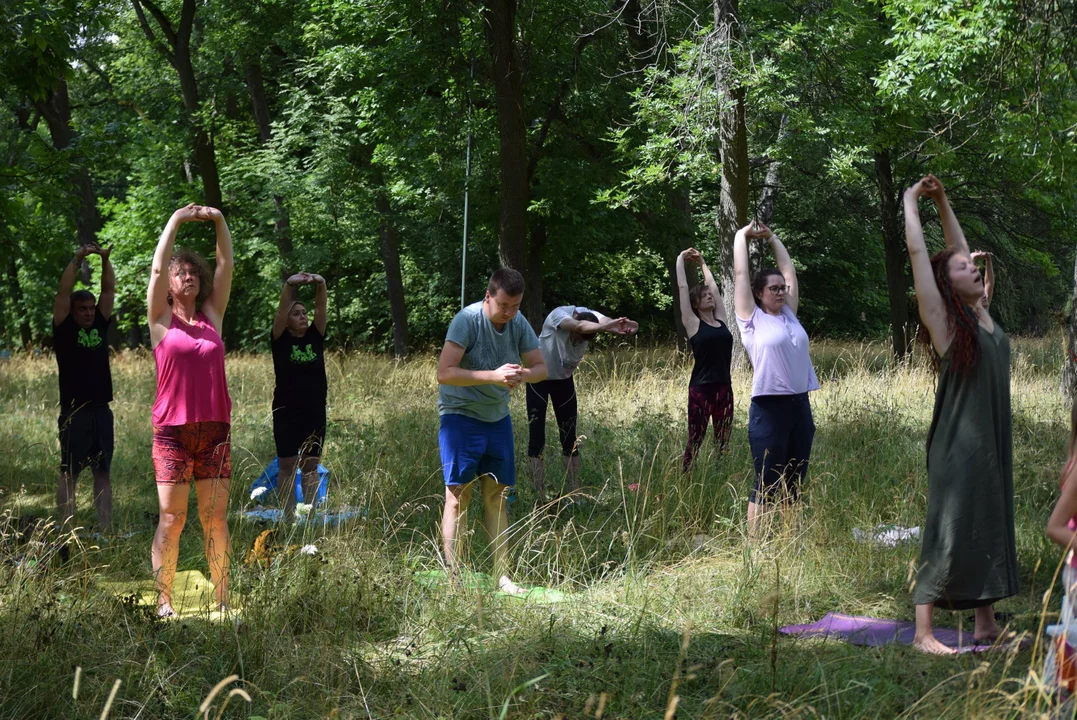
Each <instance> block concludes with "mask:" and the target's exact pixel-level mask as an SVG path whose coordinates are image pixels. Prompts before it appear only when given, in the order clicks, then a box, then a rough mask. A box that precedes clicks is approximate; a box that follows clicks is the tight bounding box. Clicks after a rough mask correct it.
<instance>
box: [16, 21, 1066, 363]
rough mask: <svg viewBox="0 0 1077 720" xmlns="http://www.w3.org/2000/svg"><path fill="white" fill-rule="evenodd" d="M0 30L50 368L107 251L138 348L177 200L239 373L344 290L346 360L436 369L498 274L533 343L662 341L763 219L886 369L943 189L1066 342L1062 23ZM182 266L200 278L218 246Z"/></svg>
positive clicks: (33, 294)
mask: <svg viewBox="0 0 1077 720" xmlns="http://www.w3.org/2000/svg"><path fill="white" fill-rule="evenodd" d="M0 14H2V16H3V17H2V22H0V151H2V157H3V161H4V165H3V167H2V168H0V248H3V250H4V264H3V267H2V268H0V272H2V273H3V275H4V280H3V282H2V283H0V303H2V309H0V343H2V344H3V345H4V346H7V347H11V348H14V347H26V346H32V345H36V344H40V343H47V342H48V340H49V337H50V335H51V331H52V330H51V324H50V317H51V314H50V308H51V306H52V295H53V294H54V292H55V289H56V284H57V282H58V280H59V276H60V273H61V271H62V269H63V266H64V265H65V263H66V262H67V261H68V260H69V259H70V257H71V255H72V253H73V252H74V250H75V248H76V247H77V246H78V245H79V244H81V243H84V242H90V241H98V242H101V243H102V244H108V245H112V246H113V248H114V250H113V252H112V255H111V257H112V260H113V262H114V264H115V266H116V271H117V278H118V293H117V305H116V307H117V312H116V317H117V320H118V326H119V328H120V330H121V331H122V333H123V334H122V335H121V336H120V337H121V341H122V342H125V343H129V344H132V345H135V344H140V343H142V342H143V341H144V328H143V326H144V324H145V323H144V315H145V306H144V303H145V284H146V274H147V269H148V267H149V264H150V259H151V255H152V252H153V247H154V245H155V243H156V240H157V237H158V235H159V233H160V232H161V229H162V227H163V225H164V222H165V220H166V219H167V218H168V216H169V214H170V213H171V212H172V211H173V210H174V209H175V208H176V207H179V206H181V205H184V204H187V203H188V202H197V203H202V204H208V205H214V206H217V207H220V208H221V209H222V210H223V211H224V212H225V215H226V217H227V218H228V221H229V224H230V226H231V228H232V232H233V237H234V238H235V250H236V271H235V287H236V288H237V290H239V292H236V293H234V295H233V302H232V304H231V306H230V308H229V312H228V315H227V316H226V318H225V338H226V342H227V343H228V345H229V346H230V347H234V348H259V347H264V346H265V345H266V341H267V337H268V333H269V329H270V323H271V316H272V312H273V308H274V307H275V303H276V298H277V296H278V294H279V287H280V286H279V284H280V282H281V279H282V277H284V276H286V275H287V274H290V273H291V272H295V271H298V270H309V271H312V272H318V273H320V274H322V275H323V276H325V278H326V279H327V281H328V283H329V290H330V320H331V331H330V332H331V336H332V341H333V342H335V343H336V344H337V345H338V346H344V347H364V348H370V349H376V350H393V351H394V352H396V353H397V354H398V355H399V354H404V353H405V352H406V351H408V350H409V349H413V348H417V347H424V346H428V345H432V344H437V343H439V342H440V341H441V339H442V338H443V334H444V330H445V326H446V324H447V322H448V320H449V318H450V317H451V316H452V314H453V313H454V312H455V310H456V309H458V307H459V304H460V298H461V285H462V284H463V295H464V299H465V300H467V301H471V300H474V299H478V298H479V297H481V293H482V291H483V287H484V285H485V282H486V278H487V276H488V275H489V273H490V272H491V271H492V270H493V269H494V268H496V267H498V266H499V265H501V264H503V263H504V264H509V265H511V266H513V267H517V268H518V269H520V270H521V272H523V273H524V276H525V278H526V280H527V284H528V291H527V293H526V294H525V305H524V311H525V314H526V315H527V317H528V319H529V320H530V321H531V322H532V323H533V324H536V325H538V324H540V323H541V321H542V317H543V315H544V313H545V312H548V311H549V310H550V309H551V308H552V307H554V306H556V305H559V304H566V303H579V304H587V305H588V306H590V307H597V308H601V309H603V310H606V311H608V312H616V313H618V314H623V315H629V316H632V317H634V318H637V319H638V320H639V321H640V322H641V330H642V332H643V333H644V334H649V335H651V336H653V337H659V338H662V337H670V336H672V335H673V334H674V333H675V332H676V322H677V320H676V318H677V317H678V314H677V312H676V308H675V307H674V304H675V300H674V296H675V293H672V292H671V282H672V274H671V272H672V266H673V261H674V259H675V257H676V255H677V253H678V252H680V250H682V249H684V248H687V247H689V246H695V247H697V248H699V249H700V250H701V251H702V252H703V253H704V255H706V256H707V257H708V258H711V264H712V265H713V266H715V268H716V272H718V271H721V272H718V274H719V281H720V282H721V281H722V279H723V278H725V279H727V280H728V277H730V275H729V274H728V273H726V272H725V271H724V270H723V268H726V267H727V266H729V246H730V244H731V242H732V235H731V229H732V228H734V227H735V226H736V224H737V223H739V222H744V221H746V219H751V218H752V217H761V218H763V219H765V220H767V221H768V222H769V223H770V225H771V226H772V227H773V228H774V229H775V230H776V232H778V233H779V234H780V235H781V236H782V238H783V240H784V241H785V243H786V245H787V246H788V247H789V249H790V251H791V254H792V255H793V257H794V260H795V261H796V263H797V266H798V269H799V271H800V273H801V287H802V289H803V292H802V297H803V302H802V303H801V316H802V318H803V319H804V321H805V324H806V325H807V326H808V327H809V330H810V331H812V332H813V333H817V334H825V335H833V336H852V337H865V338H868V337H883V336H886V335H887V334H890V335H891V337H893V338H894V341H893V342H894V349H895V352H898V353H899V354H900V353H902V352H904V350H905V348H906V347H907V344H908V338H909V337H910V336H909V334H908V333H907V328H906V326H907V324H908V323H909V322H910V321H914V320H915V307H914V301H913V298H912V294H911V281H910V276H909V272H908V267H907V257H906V254H905V249H904V238H903V235H902V234H901V220H900V215H899V213H900V208H901V204H900V202H899V200H900V193H901V191H902V189H903V188H904V187H906V186H908V185H909V184H911V183H912V182H913V181H914V180H915V179H917V178H918V177H920V176H921V175H923V174H925V173H927V172H934V173H935V174H937V175H939V176H940V177H941V178H943V179H944V181H945V182H946V185H947V188H948V190H949V192H950V196H951V199H952V202H953V205H954V208H955V210H956V212H957V214H958V217H959V218H960V219H961V221H962V222H963V224H964V226H965V228H966V233H967V235H968V237H969V241H970V245H971V246H973V247H974V248H979V249H983V250H987V251H990V252H992V253H993V254H994V256H995V267H996V271H997V272H998V275H999V277H998V291H997V294H996V302H995V304H994V306H993V308H994V309H995V310H996V312H997V314H998V315H999V317H1000V318H1001V320H1002V322H1003V323H1004V325H1005V326H1006V327H1007V328H1008V329H1009V330H1011V331H1028V332H1037V331H1043V330H1045V329H1047V328H1049V327H1051V326H1053V325H1055V324H1057V317H1056V316H1058V315H1060V314H1061V312H1062V311H1063V309H1064V307H1065V304H1066V302H1067V300H1068V297H1069V293H1070V291H1071V289H1072V286H1071V284H1070V274H1069V272H1068V269H1069V267H1071V266H1072V263H1073V250H1072V248H1073V247H1074V244H1075V241H1077V231H1075V230H1074V227H1075V224H1074V222H1073V221H1074V200H1075V199H1077V189H1075V188H1077V182H1075V180H1077V176H1075V168H1077V164H1075V163H1077V76H1075V69H1074V68H1075V67H1077V40H1075V38H1077V2H1074V1H1073V0H1046V1H1037V2H1030V1H1029V0H945V1H942V2H939V1H937V0H932V1H931V2H928V0H873V1H872V2H866V3H865V2H855V1H854V0H825V1H824V2H802V1H800V0H792V1H791V2H786V3H777V4H776V3H771V2H763V1H762V0H741V1H740V2H737V0H713V1H712V2H682V3H675V4H667V3H642V2H639V0H601V1H599V0H582V1H577V2H573V3H568V2H562V1H561V0H553V1H552V2H546V3H533V2H521V1H516V0H486V1H485V2H467V1H465V0H445V1H444V2H439V3H429V2H418V1H415V0H392V1H391V2H390V1H389V0H366V1H364V2H354V1H351V0H317V1H316V2H312V3H293V2H286V1H284V0H218V1H217V2H213V3H207V2H200V1H198V0H127V1H124V2H121V1H120V0H106V1H95V0H40V1H38V0H34V1H33V2H31V1H29V0H9V1H8V2H5V3H4V4H3V6H2V7H0ZM465 194H466V196H467V199H468V200H467V206H466V211H465V202H464V198H465ZM465 218H466V233H467V238H468V241H467V263H466V275H465V276H463V283H462V282H461V280H462V271H463V266H462V258H461V253H462V238H463V236H464V234H465ZM927 229H928V232H929V233H931V234H932V242H939V241H940V235H941V233H940V231H939V228H938V227H937V223H934V225H933V224H932V223H931V222H930V220H929V222H928V228H927ZM179 242H180V243H181V244H186V245H190V246H192V247H194V248H195V249H197V250H200V251H202V252H205V253H207V254H209V253H211V252H212V238H211V237H210V234H209V231H208V230H207V229H206V228H201V229H200V228H194V227H190V226H185V228H184V231H183V233H182V234H181V237H180V240H179ZM756 261H757V262H765V261H766V259H765V258H762V257H760V258H757V259H756ZM91 262H92V261H91ZM97 279H98V273H97V271H96V268H95V267H92V266H87V267H85V268H84V271H83V273H82V283H83V284H84V285H86V286H88V287H91V288H94V287H96V281H97ZM727 294H728V293H727Z"/></svg>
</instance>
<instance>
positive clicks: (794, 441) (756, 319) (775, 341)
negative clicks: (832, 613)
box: [733, 223, 819, 534]
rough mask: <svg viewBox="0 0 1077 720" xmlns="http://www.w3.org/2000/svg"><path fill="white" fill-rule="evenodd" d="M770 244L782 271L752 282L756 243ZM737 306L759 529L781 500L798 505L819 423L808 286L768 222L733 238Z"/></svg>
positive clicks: (751, 514) (766, 272)
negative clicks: (752, 243)
mask: <svg viewBox="0 0 1077 720" xmlns="http://www.w3.org/2000/svg"><path fill="white" fill-rule="evenodd" d="M749 240H760V241H763V242H768V243H770V247H771V250H772V251H773V252H774V257H775V259H776V260H777V261H778V267H777V268H766V269H763V270H760V271H759V272H757V273H756V275H755V277H754V278H753V279H752V280H751V282H749V280H748V241H749ZM733 272H734V275H733V278H734V279H733V305H734V309H735V310H736V315H737V326H738V327H739V328H740V337H741V341H742V342H743V343H744V349H745V350H747V351H748V358H749V359H750V360H751V362H752V371H753V372H752V404H751V407H750V408H749V410H748V445H749V446H750V448H751V451H752V460H753V462H754V464H755V487H754V488H753V489H752V493H751V495H749V497H748V531H749V534H754V533H756V532H758V531H759V523H760V512H761V510H762V509H763V507H765V506H766V505H768V504H772V503H773V502H774V501H775V500H784V501H789V502H795V501H796V500H797V498H798V497H799V496H800V487H801V485H802V484H803V483H804V478H805V477H806V476H807V473H808V461H809V460H810V458H811V448H812V442H813V441H814V439H815V421H814V419H813V417H812V411H811V402H809V400H808V393H810V392H812V391H813V390H818V389H819V380H818V379H817V378H816V377H815V368H814V367H812V363H811V356H810V355H809V353H808V333H807V332H805V331H804V326H802V325H801V324H800V321H799V320H798V319H797V308H799V307H800V286H799V284H798V283H797V271H796V269H795V268H794V267H793V261H792V259H790V257H789V252H788V251H787V250H786V249H785V245H783V244H782V242H781V240H779V239H778V236H777V235H775V234H774V233H773V232H771V230H770V228H768V227H767V226H766V225H763V224H756V223H752V224H750V225H747V226H745V227H742V228H741V229H740V230H738V231H737V234H736V237H735V238H734V239H733Z"/></svg>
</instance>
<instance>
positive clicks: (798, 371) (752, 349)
mask: <svg viewBox="0 0 1077 720" xmlns="http://www.w3.org/2000/svg"><path fill="white" fill-rule="evenodd" d="M737 325H738V326H739V327H740V337H741V342H743V343H744V349H745V350H747V351H748V359H749V360H751V361H752V368H753V369H754V371H755V372H754V374H753V378H752V397H757V396H759V395H799V394H801V393H806V392H811V391H812V390H818V389H819V380H818V379H817V378H816V377H815V368H814V367H812V364H811V356H810V355H809V354H808V333H807V332H806V331H805V330H804V326H803V325H801V324H800V321H799V320H797V316H796V314H795V313H794V312H793V311H792V310H791V309H790V308H789V306H788V305H782V314H781V315H771V314H769V313H767V312H765V311H764V310H763V309H762V308H760V307H758V306H757V307H756V308H755V312H753V313H752V316H751V317H750V318H749V319H748V320H741V319H740V318H739V317H738V318H737Z"/></svg>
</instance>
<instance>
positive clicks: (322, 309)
mask: <svg viewBox="0 0 1077 720" xmlns="http://www.w3.org/2000/svg"><path fill="white" fill-rule="evenodd" d="M310 277H311V279H312V280H313V281H314V283H315V285H316V286H317V287H316V290H315V295H314V327H315V328H317V330H318V334H319V335H323V336H324V335H325V324H326V322H328V317H329V316H328V307H329V289H328V288H327V287H326V286H325V278H323V277H322V276H321V275H311V276H310Z"/></svg>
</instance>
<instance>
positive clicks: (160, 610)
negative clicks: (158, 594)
mask: <svg viewBox="0 0 1077 720" xmlns="http://www.w3.org/2000/svg"><path fill="white" fill-rule="evenodd" d="M157 617H159V618H170V617H176V611H175V610H173V609H172V603H170V602H163V603H158V605H157Z"/></svg>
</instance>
